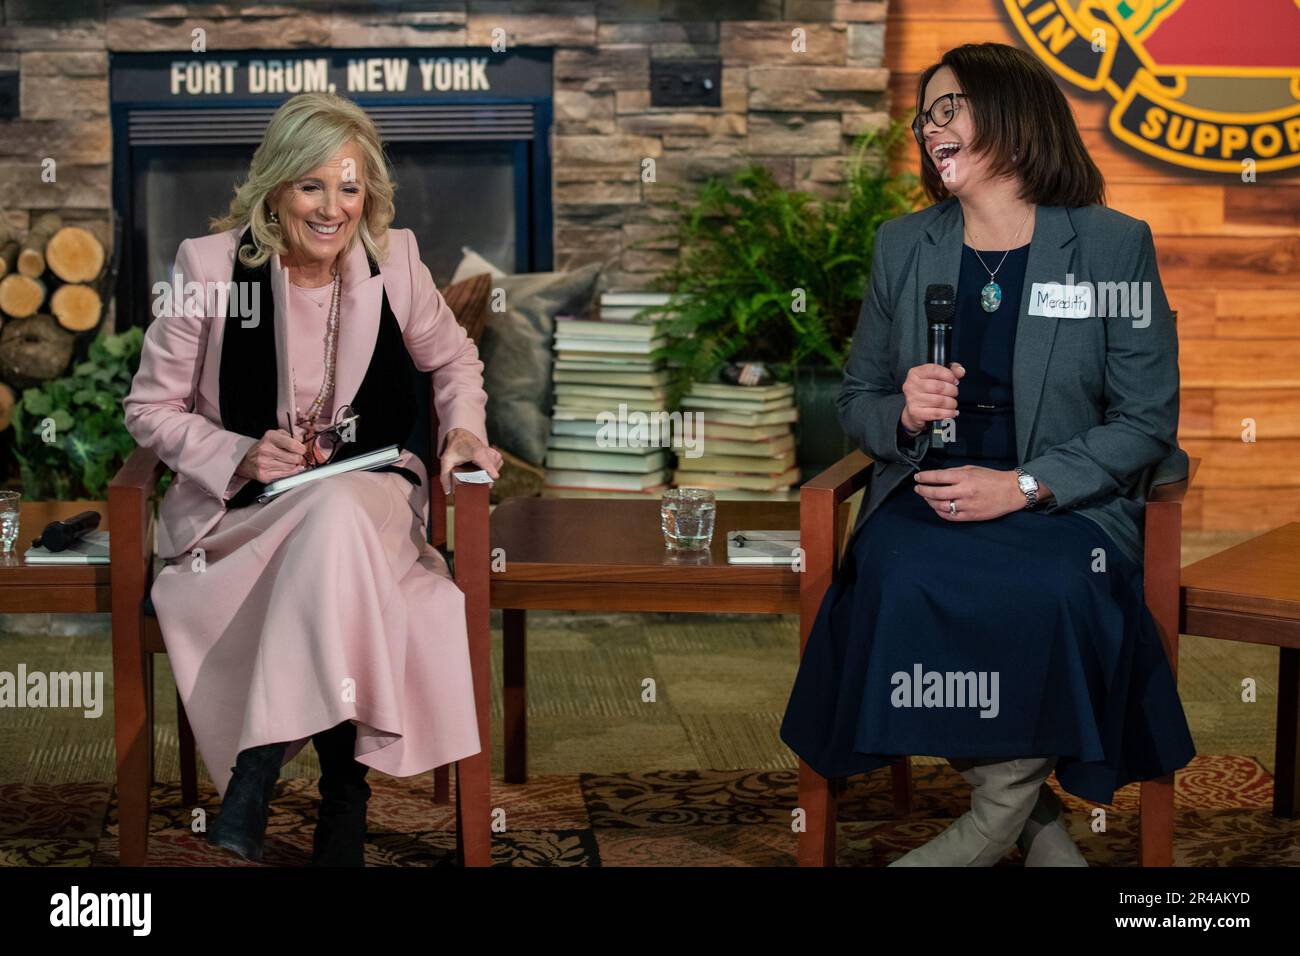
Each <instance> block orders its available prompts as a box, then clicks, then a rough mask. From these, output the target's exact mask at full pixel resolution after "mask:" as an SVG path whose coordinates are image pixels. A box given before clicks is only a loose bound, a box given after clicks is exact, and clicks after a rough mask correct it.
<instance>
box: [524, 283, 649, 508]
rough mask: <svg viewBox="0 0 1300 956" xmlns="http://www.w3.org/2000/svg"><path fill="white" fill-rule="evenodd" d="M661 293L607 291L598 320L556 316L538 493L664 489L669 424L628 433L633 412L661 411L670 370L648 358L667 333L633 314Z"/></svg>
mask: <svg viewBox="0 0 1300 956" xmlns="http://www.w3.org/2000/svg"><path fill="white" fill-rule="evenodd" d="M667 298H668V297H667V295H660V294H656V293H611V292H607V293H605V294H604V295H602V297H601V300H600V316H601V317H600V318H599V319H580V318H575V317H573V316H564V315H562V316H557V317H556V321H555V371H554V388H555V407H554V410H553V411H552V413H551V434H550V438H549V439H548V441H547V451H546V481H545V483H544V485H543V487H542V494H543V496H548V497H566V498H567V497H620V496H624V495H631V496H651V495H654V496H657V495H658V494H659V493H660V492H662V491H663V490H664V489H665V488H667V487H668V478H669V476H670V474H671V469H670V464H671V460H670V457H669V456H670V454H671V451H670V449H669V447H668V443H669V441H670V440H671V437H672V436H671V433H670V432H669V430H668V429H667V428H663V429H662V432H663V435H662V439H661V440H659V441H655V440H654V438H655V436H654V433H653V432H651V433H650V434H646V433H645V432H644V430H642V431H641V432H640V433H636V432H632V433H629V432H630V429H631V427H632V426H634V425H635V424H636V415H635V413H638V412H639V413H643V414H644V415H646V416H647V417H648V418H650V419H651V420H653V419H654V418H655V416H656V415H657V414H658V415H662V413H664V412H665V411H666V407H665V406H666V403H667V386H668V373H667V370H666V369H665V368H664V366H663V361H662V360H661V359H655V358H653V357H652V353H653V352H654V351H655V350H657V349H659V348H662V347H663V346H664V345H665V344H666V339H665V338H664V337H663V335H662V334H661V333H660V330H659V326H658V323H657V321H652V320H650V319H648V318H644V317H641V316H640V315H639V313H641V312H642V311H643V310H644V309H645V308H646V307H647V306H651V305H661V304H662V303H663V302H665V301H666V300H667ZM602 413H604V414H602ZM629 416H631V420H630V421H629ZM665 420H666V419H665Z"/></svg>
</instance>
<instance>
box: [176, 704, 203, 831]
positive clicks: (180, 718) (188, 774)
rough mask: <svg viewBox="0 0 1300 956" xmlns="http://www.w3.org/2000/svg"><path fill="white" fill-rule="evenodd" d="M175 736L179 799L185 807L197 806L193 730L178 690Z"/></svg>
mask: <svg viewBox="0 0 1300 956" xmlns="http://www.w3.org/2000/svg"><path fill="white" fill-rule="evenodd" d="M176 736H177V742H178V745H179V750H180V762H181V801H182V802H183V803H184V804H185V806H187V807H193V806H197V805H198V802H199V764H198V758H197V756H196V755H195V748H194V730H193V728H192V727H190V718H189V715H188V714H186V713H185V704H184V703H183V702H182V701H181V692H180V691H177V692H176Z"/></svg>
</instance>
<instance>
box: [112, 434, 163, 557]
mask: <svg viewBox="0 0 1300 956" xmlns="http://www.w3.org/2000/svg"><path fill="white" fill-rule="evenodd" d="M166 473H167V465H166V464H165V463H164V462H163V461H162V460H161V459H160V458H159V457H158V456H157V455H156V454H155V453H154V452H152V451H150V450H149V449H148V448H141V447H139V446H137V447H136V448H134V449H133V450H132V451H131V454H129V455H128V456H127V458H126V461H125V462H123V463H122V467H121V468H120V469H118V472H117V474H116V475H114V476H113V478H112V480H111V481H109V483H108V527H109V530H110V531H111V534H110V535H109V538H108V540H109V552H110V553H109V561H110V562H111V563H112V565H113V566H114V568H120V567H123V565H124V564H125V563H130V564H132V565H135V564H137V563H139V564H141V565H143V566H145V567H146V568H147V567H148V565H149V562H151V561H152V560H153V536H152V535H151V534H149V520H150V518H152V517H153V512H152V508H151V506H150V503H149V502H150V499H152V498H153V495H154V492H155V491H156V490H157V488H158V482H160V481H161V480H162V477H163V475H165V474H166ZM146 577H147V574H146ZM117 578H118V575H117V574H114V576H113V579H114V581H116V580H117Z"/></svg>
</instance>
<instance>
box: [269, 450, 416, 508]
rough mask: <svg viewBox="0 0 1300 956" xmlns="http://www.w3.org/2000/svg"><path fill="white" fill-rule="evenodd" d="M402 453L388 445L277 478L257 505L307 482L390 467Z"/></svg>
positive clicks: (399, 458)
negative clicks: (352, 472) (385, 466)
mask: <svg viewBox="0 0 1300 956" xmlns="http://www.w3.org/2000/svg"><path fill="white" fill-rule="evenodd" d="M401 457H402V452H401V449H400V448H398V446H397V445H389V446H388V447H387V448H380V449H378V450H377V451H372V452H370V453H368V454H365V455H357V456H356V457H355V458H345V459H343V460H342V461H334V462H330V463H329V464H328V465H318V466H316V467H315V468H308V469H307V470H306V471H300V472H298V474H296V475H289V476H288V477H287V478H277V479H276V480H275V481H273V482H271V483H270V484H268V485H266V487H264V488H263V489H262V493H261V494H260V495H258V496H257V502H258V504H261V503H262V502H265V501H270V500H271V499H272V498H276V497H278V496H280V495H282V494H284V493H285V492H286V491H292V490H293V489H294V488H297V487H299V486H301V485H305V484H307V483H308V482H312V481H320V480H321V479H322V478H329V477H331V476H332V475H343V474H347V473H348V472H350V471H370V470H371V469H373V468H383V467H384V465H391V464H394V463H395V462H397V461H399V460H401Z"/></svg>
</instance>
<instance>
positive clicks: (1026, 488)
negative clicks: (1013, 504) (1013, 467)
mask: <svg viewBox="0 0 1300 956" xmlns="http://www.w3.org/2000/svg"><path fill="white" fill-rule="evenodd" d="M1016 480H1017V481H1018V482H1019V483H1020V490H1021V491H1023V492H1025V493H1026V494H1028V493H1029V492H1031V491H1037V490H1038V482H1037V481H1035V480H1034V476H1033V475H1019V476H1017V478H1016Z"/></svg>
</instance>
